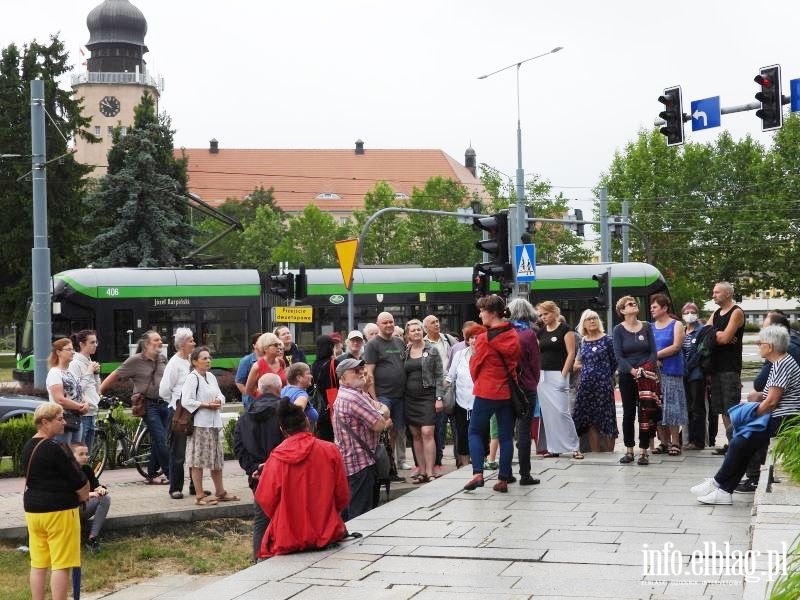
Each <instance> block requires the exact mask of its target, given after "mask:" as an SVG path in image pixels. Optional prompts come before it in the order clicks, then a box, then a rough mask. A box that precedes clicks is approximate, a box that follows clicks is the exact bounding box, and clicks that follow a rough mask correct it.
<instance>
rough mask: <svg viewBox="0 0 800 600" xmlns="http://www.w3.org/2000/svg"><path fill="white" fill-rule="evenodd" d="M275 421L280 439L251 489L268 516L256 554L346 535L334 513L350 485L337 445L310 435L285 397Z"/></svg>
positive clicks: (300, 548) (300, 414)
mask: <svg viewBox="0 0 800 600" xmlns="http://www.w3.org/2000/svg"><path fill="white" fill-rule="evenodd" d="M278 425H279V426H280V429H281V432H282V433H283V435H284V436H286V439H285V440H283V442H281V444H280V445H278V447H277V448H275V449H274V450H273V451H272V453H271V454H270V455H269V458H268V459H267V462H266V464H265V465H264V470H263V472H262V474H261V476H260V477H259V483H258V487H257V488H256V493H255V499H256V502H258V504H259V506H261V509H262V510H263V511H264V514H265V515H267V516H268V517H269V519H270V521H269V526H268V527H267V531H266V533H265V534H264V539H263V540H262V541H261V551H260V552H259V555H258V558H259V560H263V559H265V558H269V557H270V556H274V555H276V554H289V553H291V552H301V551H303V550H316V549H321V548H325V547H326V546H327V545H329V544H332V543H334V542H338V541H339V540H341V539H342V538H344V536H345V535H347V530H346V529H345V526H344V521H342V517H341V516H340V513H341V512H342V510H344V509H345V508H346V507H347V505H348V503H349V502H350V488H349V486H348V484H347V477H346V476H345V473H344V463H343V462H342V455H341V454H340V452H339V449H338V448H337V447H336V446H335V445H334V444H332V443H331V442H326V441H323V440H320V439H317V438H316V437H314V434H312V433H311V432H310V431H309V424H308V419H306V415H305V413H304V412H303V409H302V408H301V407H299V406H295V405H293V404H290V403H289V402H288V400H281V403H280V405H279V406H278Z"/></svg>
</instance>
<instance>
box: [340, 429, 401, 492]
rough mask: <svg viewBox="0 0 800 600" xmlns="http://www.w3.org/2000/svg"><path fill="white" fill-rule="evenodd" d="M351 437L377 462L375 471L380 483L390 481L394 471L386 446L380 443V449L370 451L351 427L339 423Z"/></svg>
mask: <svg viewBox="0 0 800 600" xmlns="http://www.w3.org/2000/svg"><path fill="white" fill-rule="evenodd" d="M339 422H340V423H341V424H342V427H344V428H345V429H346V430H347V431H348V432H350V435H352V436H353V439H354V440H355V441H356V442H358V445H359V446H361V447H362V448H363V449H364V452H366V453H367V454H368V455H369V456H370V457H371V458H372V459H373V460H374V461H375V470H376V471H377V477H378V481H381V480H386V479H389V473H390V471H391V469H392V463H391V460H390V459H389V453H388V452H386V446H385V445H383V444H381V443H378V447H377V448H375V449H374V450H372V449H370V447H369V446H367V444H366V442H364V440H362V439H361V438H360V437H359V436H357V435H356V432H355V431H353V428H352V427H350V425H348V424H347V423H346V422H345V421H339Z"/></svg>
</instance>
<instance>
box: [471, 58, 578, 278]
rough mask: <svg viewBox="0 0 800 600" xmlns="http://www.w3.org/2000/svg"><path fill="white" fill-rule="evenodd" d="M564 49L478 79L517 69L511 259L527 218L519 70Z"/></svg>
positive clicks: (522, 61) (509, 228) (511, 208)
mask: <svg viewBox="0 0 800 600" xmlns="http://www.w3.org/2000/svg"><path fill="white" fill-rule="evenodd" d="M563 49H564V47H563V46H557V47H555V48H553V49H552V50H550V51H549V52H544V53H542V54H537V55H536V56H532V57H530V58H526V59H525V60H521V61H519V62H516V63H512V64H510V65H508V66H507V67H503V68H502V69H498V70H497V71H492V72H491V73H487V74H486V75H481V76H480V77H478V79H486V78H487V77H491V76H492V75H496V74H497V73H502V72H503V71H507V70H508V69H510V68H511V67H516V68H517V185H516V194H515V195H516V198H515V202H514V205H513V206H512V207H509V217H510V218H509V219H508V245H509V248H508V255H509V256H511V257H513V256H514V246H516V245H517V244H519V243H520V242H521V237H522V234H523V232H524V231H525V218H526V216H527V215H526V213H525V170H524V169H523V168H522V117H521V111H520V99H519V69H520V67H521V66H522V65H523V64H525V63H526V62H530V61H532V60H536V59H537V58H542V57H543V56H547V55H549V54H554V53H556V52H558V51H559V50H563ZM516 280H517V274H516V271H514V281H515V283H516Z"/></svg>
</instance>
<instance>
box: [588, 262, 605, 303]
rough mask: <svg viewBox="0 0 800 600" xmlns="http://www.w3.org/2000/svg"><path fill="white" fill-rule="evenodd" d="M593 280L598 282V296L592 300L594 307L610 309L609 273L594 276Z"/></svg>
mask: <svg viewBox="0 0 800 600" xmlns="http://www.w3.org/2000/svg"><path fill="white" fill-rule="evenodd" d="M592 279H594V280H595V281H596V282H597V296H594V297H593V298H592V300H591V304H592V306H593V307H595V308H598V309H606V308H608V271H606V272H605V273H598V274H597V275H592Z"/></svg>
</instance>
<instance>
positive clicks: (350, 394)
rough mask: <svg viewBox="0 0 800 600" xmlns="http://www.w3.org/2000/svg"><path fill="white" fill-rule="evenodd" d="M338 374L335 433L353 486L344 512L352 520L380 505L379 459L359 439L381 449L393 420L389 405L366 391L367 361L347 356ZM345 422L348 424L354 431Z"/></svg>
mask: <svg viewBox="0 0 800 600" xmlns="http://www.w3.org/2000/svg"><path fill="white" fill-rule="evenodd" d="M336 375H337V376H338V377H339V393H338V395H337V396H336V401H335V402H334V404H333V414H334V418H333V433H334V436H335V438H336V445H337V446H338V447H339V451H340V452H341V453H342V459H343V460H344V469H345V473H346V474H347V482H348V484H349V486H350V504H349V506H348V507H347V508H346V509H345V511H344V514H343V515H342V516H343V518H344V520H345V521H349V520H350V519H354V518H355V517H357V516H359V515H361V514H363V513H365V512H367V511H369V510H372V509H373V508H375V507H376V506H377V504H378V480H377V477H376V476H375V459H374V458H373V457H372V456H371V455H370V454H369V453H368V452H367V450H365V449H364V448H363V447H362V444H360V443H359V442H358V440H357V439H356V438H358V439H360V440H361V441H362V442H363V444H364V445H366V446H367V447H368V448H372V449H374V448H377V447H378V439H379V437H380V432H381V431H383V430H384V429H387V428H389V427H391V426H392V420H391V419H390V418H389V408H388V407H387V406H385V405H383V404H381V403H380V402H378V401H376V400H373V399H372V397H371V396H370V395H369V394H367V393H366V392H365V391H364V386H365V385H366V382H367V380H366V373H365V369H364V361H363V360H360V359H356V358H345V359H344V360H343V361H342V362H340V363H339V365H338V366H337V367H336ZM342 423H347V425H349V426H350V429H352V433H351V432H350V431H349V430H348V429H347V428H346V427H344V426H343V425H342Z"/></svg>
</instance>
